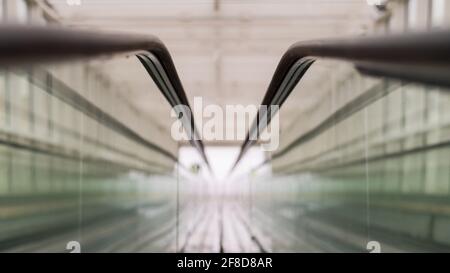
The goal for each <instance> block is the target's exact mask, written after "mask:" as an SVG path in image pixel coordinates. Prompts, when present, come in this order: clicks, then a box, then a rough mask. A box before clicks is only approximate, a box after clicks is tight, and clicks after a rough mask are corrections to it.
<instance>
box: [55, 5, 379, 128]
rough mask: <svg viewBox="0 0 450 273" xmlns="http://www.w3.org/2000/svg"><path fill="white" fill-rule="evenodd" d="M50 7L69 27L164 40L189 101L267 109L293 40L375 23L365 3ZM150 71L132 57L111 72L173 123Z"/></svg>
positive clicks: (140, 103) (143, 104) (357, 30)
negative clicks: (281, 61) (264, 101)
mask: <svg viewBox="0 0 450 273" xmlns="http://www.w3.org/2000/svg"><path fill="white" fill-rule="evenodd" d="M48 2H49V3H50V4H51V5H52V6H53V7H54V9H55V10H56V13H57V14H58V16H60V19H61V21H62V23H64V24H66V25H70V26H77V27H84V28H89V29H98V30H108V31H109V30H114V31H126V32H135V33H144V34H154V35H156V36H158V37H159V38H161V39H162V40H163V42H164V43H165V44H166V45H167V47H168V48H169V50H170V52H171V53H172V55H173V58H174V61H175V65H176V67H177V69H178V72H179V74H180V78H181V80H182V82H183V84H184V87H185V90H186V93H187V95H188V97H189V100H190V101H193V97H194V96H202V97H203V100H204V103H205V104H207V103H215V104H219V105H222V106H223V105H226V104H244V105H246V104H259V103H260V102H261V100H262V96H263V95H264V92H265V90H266V88H267V86H268V84H269V82H270V79H271V76H272V73H273V72H274V70H275V67H276V65H277V63H278V61H279V59H280V57H281V55H282V54H283V52H284V51H285V50H286V49H287V48H288V47H289V46H290V45H291V44H292V43H294V42H297V41H301V40H310V39H318V38H325V37H326V38H328V37H336V36H344V35H355V34H356V35H357V34H361V33H364V31H365V29H367V27H368V26H370V21H371V7H370V6H369V5H368V4H367V2H366V1H365V0H191V1H188V0H81V5H79V6H72V5H68V4H67V1H65V0H48ZM105 72H106V71H105ZM144 73H145V72H144V71H142V68H141V67H140V66H138V65H136V62H135V61H134V60H131V59H129V60H126V61H121V62H117V61H116V62H115V63H114V64H112V65H108V67H107V73H106V74H109V75H111V79H112V81H113V82H115V83H117V84H121V85H123V86H127V87H129V90H131V91H130V94H128V96H129V97H130V98H132V100H133V101H134V103H135V104H136V105H137V107H139V108H141V109H142V110H143V111H151V113H152V116H155V114H156V115H157V116H159V117H161V120H164V119H165V118H170V117H169V113H168V112H167V110H166V109H167V108H165V107H162V106H161V105H162V103H161V101H160V100H155V99H154V98H153V97H154V96H152V94H151V92H148V88H149V87H148V86H149V85H150V84H151V81H150V79H149V78H148V77H145V74H144ZM317 74H320V73H317ZM317 77H320V75H317ZM305 88H306V87H305ZM302 103H303V102H299V104H298V106H299V107H300V106H301V105H302ZM287 119H289V117H283V122H285V121H286V120H287ZM161 123H163V122H161ZM287 123H288V122H287Z"/></svg>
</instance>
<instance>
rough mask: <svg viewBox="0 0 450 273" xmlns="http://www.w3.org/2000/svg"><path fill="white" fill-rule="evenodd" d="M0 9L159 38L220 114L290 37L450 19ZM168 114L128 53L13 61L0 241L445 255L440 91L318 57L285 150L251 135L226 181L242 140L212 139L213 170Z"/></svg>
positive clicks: (335, 9)
mask: <svg viewBox="0 0 450 273" xmlns="http://www.w3.org/2000/svg"><path fill="white" fill-rule="evenodd" d="M0 18H1V21H2V22H3V24H30V25H45V26H65V27H70V28H77V29H83V30H90V31H101V32H123V33H135V34H152V35H156V36H157V37H159V38H160V39H161V40H162V41H163V42H164V43H165V45H166V46H167V48H168V49H169V51H170V53H171V55H172V57H173V60H174V62H175V66H176V68H177V71H178V73H179V76H180V79H181V82H182V83H183V86H184V88H185V90H186V94H187V97H188V100H189V101H190V102H193V101H194V97H201V98H202V99H203V103H204V105H212V104H214V105H219V106H220V107H222V108H223V109H225V107H226V106H227V105H237V104H240V105H244V106H245V105H257V106H258V105H259V104H260V103H261V101H262V98H263V96H264V93H265V91H266V89H267V87H268V85H269V83H270V81H271V78H272V74H273V72H274V71H275V68H276V66H277V64H278V61H279V60H280V58H281V56H282V55H283V53H284V52H285V51H286V50H287V49H288V47H289V46H290V45H292V44H293V43H295V42H298V41H307V40H316V39H323V38H327V39H328V38H345V37H354V36H372V35H385V34H392V33H404V32H415V31H432V30H434V29H436V30H438V29H446V28H448V27H449V26H450V1H448V0H391V1H382V0H380V1H370V0H189V1H188V0H183V1H182V0H1V1H0ZM64 94H77V95H78V96H77V97H78V100H77V101H74V102H71V103H68V102H67V100H64V99H61V98H62V97H64ZM83 103H84V104H86V103H91V104H93V105H95V106H96V107H97V110H98V111H97V115H96V116H92V115H88V114H87V113H86V112H84V111H83V110H82V108H80V107H77V105H81V104H83ZM170 110H171V107H170V105H169V104H168V103H167V102H166V100H165V98H164V96H163V95H162V94H161V93H160V91H159V90H158V88H157V86H156V84H155V83H154V82H153V81H152V79H151V78H150V77H148V75H147V72H146V71H145V69H143V67H142V66H141V64H140V63H139V61H138V60H137V58H134V57H129V56H128V57H127V56H115V57H111V58H101V59H93V60H85V61H76V62H75V61H73V62H72V61H70V62H66V63H63V64H58V65H48V64H42V65H33V66H31V65H30V66H25V67H20V68H9V67H3V68H2V70H1V73H0V251H1V252H70V247H69V248H68V247H67V244H68V242H71V241H76V242H78V243H79V244H80V246H81V251H82V252H369V250H370V249H368V248H367V245H368V243H369V242H373V241H374V242H376V243H377V244H378V245H379V246H380V247H381V251H382V252H429V251H430V252H441V251H442V252H447V251H449V250H450V196H449V194H450V146H449V143H450V142H449V141H450V127H449V126H450V93H448V90H446V89H445V88H442V87H439V86H427V85H419V84H414V83H410V82H405V81H396V80H392V79H388V78H372V77H367V76H363V75H362V74H360V73H359V72H358V71H356V70H355V69H354V68H353V66H351V65H350V64H348V63H345V62H342V61H335V60H328V59H320V60H319V61H318V62H317V63H316V64H314V65H313V66H312V68H311V69H310V71H309V72H308V73H307V74H306V75H305V77H304V78H303V79H302V82H301V83H300V84H298V86H297V87H296V88H295V89H294V91H293V92H292V95H291V96H290V97H289V99H288V100H287V101H286V104H285V105H284V106H283V108H282V109H281V111H280V113H279V118H280V126H281V129H280V130H281V135H280V147H279V148H278V150H276V151H273V152H265V151H263V150H262V149H261V147H260V146H259V145H255V146H254V147H252V148H251V150H250V151H249V152H248V153H247V154H246V155H245V157H244V158H243V159H242V160H241V162H240V164H239V165H238V166H237V168H236V169H235V170H234V171H233V172H232V173H231V174H230V173H229V171H230V169H231V167H232V166H233V163H234V162H235V160H236V157H237V156H238V153H239V149H240V145H241V143H242V140H243V139H242V140H235V141H234V140H226V141H221V140H215V141H210V140H205V141H204V144H205V146H206V155H207V157H208V159H209V161H210V163H211V169H212V171H210V170H208V168H207V166H206V165H205V163H203V161H202V159H201V157H200V155H199V154H198V153H197V151H196V150H195V149H194V148H192V147H191V146H190V145H189V143H187V142H183V141H179V142H177V141H175V140H173V139H172V138H171V137H170V130H171V125H172V123H173V121H174V120H173V118H171V116H170ZM195 115H196V113H194V116H195ZM105 116H108V117H113V118H114V120H116V121H117V122H119V123H121V124H125V125H126V126H127V127H128V128H130V129H131V130H132V131H134V132H136V133H137V134H139V135H141V136H143V137H144V138H145V139H146V140H148V141H150V142H151V143H153V144H155V145H156V146H158V147H163V148H164V149H166V150H167V151H169V152H170V153H172V154H173V155H175V157H176V158H177V159H178V163H177V162H174V161H173V160H170V159H169V158H167V157H164V156H163V155H161V154H159V153H157V152H156V151H154V150H152V149H148V148H146V147H144V146H142V144H140V143H137V142H135V141H134V140H133V139H130V138H127V137H126V136H124V135H122V134H120V133H118V132H117V131H115V130H114V129H112V128H111V127H110V126H108V122H110V119H107V118H105ZM195 118H196V119H197V120H200V119H201V118H202V117H201V116H195ZM252 119H253V117H251V119H250V120H249V121H251V120H252ZM242 124H243V125H242ZM242 124H240V125H239V126H245V122H244V123H242ZM232 129H236V128H225V130H232ZM306 134H307V135H308V138H305V137H304V136H305V135H306ZM293 143H294V144H293ZM268 159H271V160H268ZM263 162H266V164H263ZM181 166H184V167H181Z"/></svg>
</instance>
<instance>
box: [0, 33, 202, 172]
mask: <svg viewBox="0 0 450 273" xmlns="http://www.w3.org/2000/svg"><path fill="white" fill-rule="evenodd" d="M116 54H136V56H137V57H138V58H139V60H140V61H141V63H142V64H143V65H144V67H145V69H146V70H147V72H148V73H149V74H150V76H151V77H152V79H153V80H154V81H155V83H156V85H157V86H158V88H159V89H160V91H161V92H162V93H163V95H164V97H165V98H166V99H167V100H168V102H169V103H170V105H171V106H172V107H173V106H175V105H177V104H181V105H185V106H187V107H188V108H189V109H190V105H189V102H188V99H187V97H186V94H185V91H184V88H183V86H182V84H181V81H180V79H179V77H178V73H177V71H176V68H175V65H174V63H173V60H172V57H171V56H170V53H169V51H168V50H167V48H166V46H165V45H164V44H163V43H162V42H161V41H160V40H159V39H158V38H156V37H155V36H151V35H145V36H144V35H136V34H117V33H114V34H113V33H103V32H92V31H84V30H75V29H69V28H63V27H43V26H22V25H3V26H0V66H2V67H8V66H17V65H26V66H29V65H31V64H42V63H54V62H68V61H75V60H80V59H90V58H93V57H96V58H97V57H108V58H109V57H111V56H112V55H116ZM183 125H184V126H185V129H186V130H187V131H188V132H193V133H194V134H195V135H198V133H197V129H196V126H195V122H194V119H193V118H192V119H191V120H190V122H188V123H186V122H184V123H183ZM128 131H129V130H120V133H125V134H126V136H128V133H127V132H128ZM132 135H133V136H131V135H130V136H131V138H133V139H139V140H140V141H144V142H145V143H146V146H147V147H150V148H151V147H156V145H155V144H153V143H151V142H150V141H148V140H145V138H144V137H142V136H137V135H136V133H135V132H132ZM191 143H192V144H193V146H194V147H195V148H196V149H197V150H198V151H199V153H200V154H201V156H202V158H203V159H204V160H205V162H206V163H207V165H208V166H209V163H208V160H207V157H206V154H205V151H204V146H203V143H202V141H201V140H200V139H199V138H193V139H192V140H191ZM154 150H155V151H157V152H159V153H161V154H162V155H164V156H167V157H169V158H170V159H172V160H174V161H177V157H176V156H175V155H173V154H172V153H170V152H169V151H167V150H165V149H164V148H162V147H157V148H155V149H154Z"/></svg>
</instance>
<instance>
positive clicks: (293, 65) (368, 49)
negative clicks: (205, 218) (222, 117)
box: [232, 30, 450, 170]
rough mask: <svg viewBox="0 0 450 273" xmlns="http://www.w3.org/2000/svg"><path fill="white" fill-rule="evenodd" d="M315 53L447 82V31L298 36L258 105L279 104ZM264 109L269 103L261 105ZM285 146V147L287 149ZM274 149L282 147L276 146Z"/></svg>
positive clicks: (253, 130)
mask: <svg viewBox="0 0 450 273" xmlns="http://www.w3.org/2000/svg"><path fill="white" fill-rule="evenodd" d="M317 58H330V59H336V60H343V61H348V62H350V63H353V64H354V66H355V68H356V69H357V70H358V71H359V72H360V73H362V74H365V75H372V76H382V77H390V78H395V79H400V80H408V81H412V82H417V83H425V84H432V85H437V86H443V87H450V31H448V30H445V31H436V32H426V33H408V34H397V35H390V36H375V37H360V38H350V39H337V40H322V41H310V42H298V43H295V44H294V45H292V46H291V47H290V48H289V49H288V50H287V51H286V53H285V54H284V55H283V57H282V58H281V60H280V62H279V64H278V66H277V68H276V70H275V73H274V75H273V77H272V80H271V82H270V85H269V87H268V89H267V92H266V94H265V95H264V98H263V101H262V103H261V105H262V106H271V105H278V106H279V107H281V106H282V105H283V103H284V102H285V101H286V99H287V98H288V96H289V95H290V93H291V92H292V90H293V89H294V88H295V86H296V85H297V83H298V82H299V81H300V80H301V78H302V77H303V75H304V74H305V73H306V72H307V71H308V69H309V67H310V66H311V65H312V64H313V63H314V62H315V61H316V59H317ZM264 109H269V110H267V111H265V110H264ZM275 114H276V113H273V112H271V111H270V107H265V108H263V107H261V108H260V111H259V113H258V115H257V117H256V118H255V120H254V122H253V124H252V126H251V127H250V130H249V132H248V134H247V137H246V139H245V140H244V142H243V144H242V146H241V150H240V153H239V155H238V157H237V159H236V161H235V164H234V165H233V168H232V170H233V169H234V168H235V167H236V166H237V165H238V164H239V162H240V160H241V159H242V158H243V157H244V155H245V153H246V152H247V151H248V149H249V148H250V147H251V146H252V145H254V144H255V143H256V142H257V140H255V139H254V138H250V136H255V135H256V136H259V134H260V132H261V131H262V130H263V129H264V128H265V127H264V126H262V127H261V126H259V122H258V120H263V119H265V120H267V122H265V123H263V124H264V125H265V126H267V125H268V124H269V123H270V120H271V118H272V116H273V115H275ZM292 148H293V147H292V146H289V149H292ZM279 153H280V154H284V153H286V151H284V150H283V151H279Z"/></svg>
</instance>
